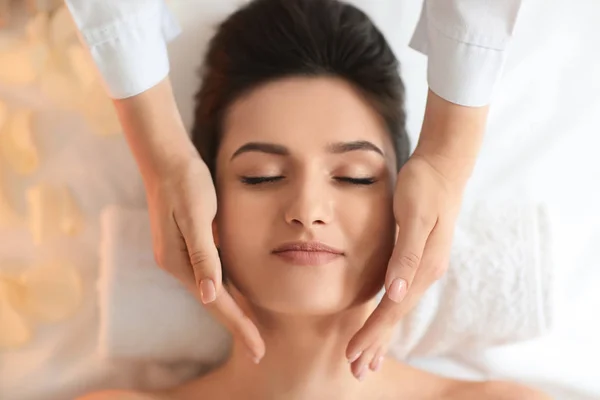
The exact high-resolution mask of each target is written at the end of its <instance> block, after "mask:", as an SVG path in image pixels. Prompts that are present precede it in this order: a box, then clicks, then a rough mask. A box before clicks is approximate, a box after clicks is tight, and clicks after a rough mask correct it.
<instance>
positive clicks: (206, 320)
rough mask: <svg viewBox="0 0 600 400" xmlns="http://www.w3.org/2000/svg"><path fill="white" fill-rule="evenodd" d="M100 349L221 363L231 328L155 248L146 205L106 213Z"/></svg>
mask: <svg viewBox="0 0 600 400" xmlns="http://www.w3.org/2000/svg"><path fill="white" fill-rule="evenodd" d="M101 226H102V238H101V242H100V274H99V279H98V292H99V308H100V334H99V339H98V350H99V352H100V354H101V355H102V356H104V357H106V358H125V359H139V360H148V361H165V362H177V361H199V362H202V363H206V364H207V365H210V364H214V363H217V362H218V361H220V360H221V359H222V358H223V357H225V355H226V354H227V351H228V349H229V346H230V340H231V338H230V337H229V335H228V333H227V331H226V330H225V328H223V327H222V326H221V325H220V324H219V323H217V322H216V321H215V320H213V318H212V317H211V316H210V315H209V313H208V312H207V311H206V310H205V309H204V308H203V306H202V305H201V304H200V303H199V302H198V300H197V299H196V298H195V297H194V296H193V295H192V294H191V293H190V292H189V291H187V290H186V289H185V288H184V286H183V285H182V284H181V283H180V282H179V281H178V280H176V279H175V278H173V277H172V276H171V275H169V274H168V273H166V272H165V271H163V270H162V269H160V268H159V267H158V266H157V265H156V263H155V261H154V256H153V251H152V238H151V233H150V221H149V218H148V212H147V210H145V209H137V210H133V209H129V210H124V209H119V208H115V207H108V208H107V209H105V210H104V211H103V213H102V217H101Z"/></svg>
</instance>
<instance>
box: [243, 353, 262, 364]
mask: <svg viewBox="0 0 600 400" xmlns="http://www.w3.org/2000/svg"><path fill="white" fill-rule="evenodd" d="M246 354H247V355H248V357H249V358H250V359H251V360H252V362H253V363H254V364H258V363H259V362H260V357H257V356H255V355H254V354H252V353H250V352H248V353H246Z"/></svg>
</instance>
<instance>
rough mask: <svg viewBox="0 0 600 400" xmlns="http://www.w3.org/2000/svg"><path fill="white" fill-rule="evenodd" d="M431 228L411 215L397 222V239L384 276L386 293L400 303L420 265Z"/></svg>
mask: <svg viewBox="0 0 600 400" xmlns="http://www.w3.org/2000/svg"><path fill="white" fill-rule="evenodd" d="M432 229H433V226H432V227H429V226H428V225H427V224H425V223H423V220H422V219H419V218H416V217H411V218H408V219H406V220H405V222H404V223H399V224H398V240H397V241H396V245H395V246H394V250H393V252H392V256H391V258H390V262H389V264H388V269H387V274H386V278H385V289H386V294H387V296H388V297H389V298H390V300H392V301H394V302H396V303H400V302H401V301H402V300H403V299H404V296H405V295H406V293H407V292H408V289H409V288H410V287H411V285H412V282H413V280H414V278H415V275H416V273H417V270H418V269H419V266H420V265H421V259H422V257H423V251H424V249H425V244H426V243H427V239H428V238H429V234H430V233H431V231H432Z"/></svg>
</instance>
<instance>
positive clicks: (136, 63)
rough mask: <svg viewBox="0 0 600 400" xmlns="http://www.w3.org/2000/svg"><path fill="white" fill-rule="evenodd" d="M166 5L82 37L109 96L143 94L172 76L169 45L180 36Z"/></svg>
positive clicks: (84, 34)
mask: <svg viewBox="0 0 600 400" xmlns="http://www.w3.org/2000/svg"><path fill="white" fill-rule="evenodd" d="M180 31H181V30H180V28H179V25H178V24H177V22H176V20H175V18H174V16H173V15H172V14H171V12H170V11H169V10H168V9H167V7H166V5H165V4H164V2H158V3H156V7H148V8H147V9H144V10H143V11H141V12H139V13H137V14H135V15H132V16H128V17H127V18H126V19H122V20H117V21H115V22H112V23H111V24H109V25H107V26H101V27H99V28H96V29H91V30H86V31H84V33H82V38H83V41H84V42H85V44H86V45H87V47H88V49H89V51H90V54H91V56H92V58H93V59H94V63H95V64H96V66H97V68H98V71H99V72H100V75H101V76H102V79H103V81H104V84H105V86H106V91H107V92H108V95H109V96H110V97H112V98H115V99H123V98H127V97H131V96H135V95H137V94H140V93H142V92H144V91H146V90H148V89H150V88H151V87H153V86H155V85H156V84H158V83H159V82H160V81H161V80H163V79H164V78H165V77H166V76H167V75H168V74H169V56H168V53H167V42H168V41H170V40H172V39H173V38H175V37H176V36H177V35H178V34H179V33H180Z"/></svg>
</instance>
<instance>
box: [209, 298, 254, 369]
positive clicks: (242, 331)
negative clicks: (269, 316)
mask: <svg viewBox="0 0 600 400" xmlns="http://www.w3.org/2000/svg"><path fill="white" fill-rule="evenodd" d="M206 307H207V308H208V310H209V311H211V312H212V313H213V315H214V316H215V317H216V318H217V319H218V320H219V321H220V322H221V323H222V324H223V325H225V326H226V327H227V329H228V330H229V331H230V332H231V333H232V335H233V336H234V337H235V338H236V339H238V340H240V341H241V343H244V344H245V345H246V347H247V348H248V350H249V351H250V354H251V356H252V358H253V359H254V361H255V362H256V363H258V362H259V361H260V360H261V359H262V358H263V357H264V355H265V343H264V341H263V339H262V337H261V335H260V332H259V331H258V328H257V327H256V325H255V324H254V323H253V322H252V320H251V319H250V318H248V317H247V316H246V315H245V314H244V312H243V311H242V309H241V308H240V306H239V305H238V304H237V303H236V302H235V300H234V299H233V297H232V296H231V294H229V292H228V291H227V290H225V288H223V290H222V292H221V293H219V296H217V300H215V301H214V302H212V303H210V304H208V305H207V306H206Z"/></svg>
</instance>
